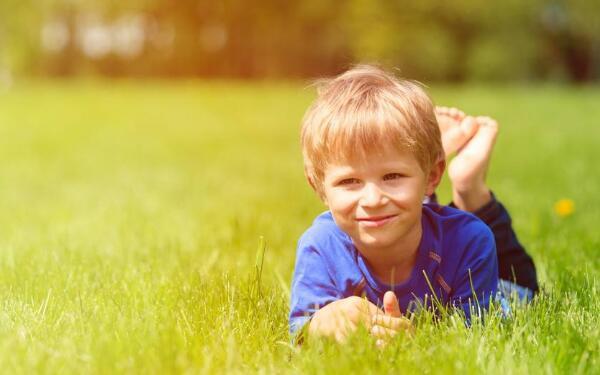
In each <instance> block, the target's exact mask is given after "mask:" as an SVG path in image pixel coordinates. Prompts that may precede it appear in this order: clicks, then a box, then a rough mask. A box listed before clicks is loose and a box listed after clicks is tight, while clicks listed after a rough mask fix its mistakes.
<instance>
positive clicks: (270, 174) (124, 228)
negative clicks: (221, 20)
mask: <svg viewBox="0 0 600 375" xmlns="http://www.w3.org/2000/svg"><path fill="white" fill-rule="evenodd" d="M303 87H304V85H300V84H281V83H279V84H274V83H273V84H268V83H263V84H252V85H250V84H237V83H226V82H213V83H201V82H179V83H165V82H148V83H145V84H144V85H140V84H134V83H131V82H127V81H121V82H94V81H87V82H82V81H79V82H63V83H51V82H48V83H43V82H38V83H35V84H34V83H31V84H28V85H22V86H18V85H17V86H15V87H14V89H13V90H12V91H9V92H7V93H4V94H1V95H0V155H1V160H2V163H0V182H1V183H0V249H2V251H0V285H2V288H1V289H0V301H2V302H1V305H2V308H1V309H0V362H1V363H2V364H3V371H5V372H8V373H32V372H37V373H81V372H85V373H115V372H116V373H125V372H126V373H131V372H134V373H163V372H192V373H215V372H218V373H223V372H226V373H230V372H234V373H236V372H237V373H248V372H262V373H286V372H290V373H298V372H300V373H305V372H312V373H332V372H334V373H338V372H344V371H345V372H348V373H356V372H378V373H399V372H402V373H446V372H449V373H455V372H460V373H498V374H500V373H501V374H506V373H523V374H524V373H578V374H584V373H593V372H594V371H595V370H593V369H594V368H598V366H599V365H600V363H599V358H598V353H599V352H600V347H599V345H598V343H599V342H600V330H599V328H598V327H600V325H599V324H598V323H599V322H598V316H599V315H600V293H599V288H598V287H599V286H598V275H599V269H600V263H599V260H598V256H597V249H598V247H599V246H600V235H599V232H598V231H597V230H596V223H598V222H599V221H600V210H599V208H600V207H599V206H598V198H597V187H598V184H599V183H600V174H599V172H598V169H597V168H594V161H595V160H598V159H599V158H600V154H599V152H600V151H599V150H598V147H597V144H596V143H597V139H598V137H599V136H600V134H598V132H599V129H598V127H597V126H595V123H596V121H597V119H598V118H600V108H599V107H598V106H597V102H598V100H599V99H600V92H599V91H598V90H596V89H570V90H565V89H556V88H552V87H539V88H536V87H529V88H519V87H512V88H509V87H494V86H489V87H477V86H466V87H462V88H457V87H437V88H435V89H434V90H433V92H432V94H433V97H434V98H435V99H436V102H438V103H443V104H446V105H456V106H460V107H461V108H463V109H465V110H466V111H467V112H469V113H474V114H489V115H492V116H494V117H497V118H498V119H499V121H500V125H501V130H500V137H499V140H498V145H497V150H496V154H495V157H494V159H493V162H492V170H491V172H490V175H489V179H490V183H491V186H492V187H493V188H494V191H495V193H496V194H497V196H498V197H500V199H501V200H502V201H503V202H504V203H505V204H506V205H507V206H508V208H509V210H510V212H511V214H512V217H513V220H514V224H515V227H516V230H517V233H518V234H519V236H520V238H521V240H522V241H523V242H524V244H525V245H526V246H527V248H528V250H529V251H530V252H531V254H532V256H533V257H534V259H535V261H536V264H537V267H538V272H539V275H540V281H541V283H542V287H543V289H544V293H543V294H542V295H541V296H540V297H539V298H538V299H537V300H536V302H535V303H533V304H532V305H530V306H527V307H524V308H516V307H515V308H514V314H513V316H512V318H510V319H507V320H501V319H499V318H497V317H496V318H493V317H492V318H490V319H489V320H488V322H487V323H486V325H485V326H482V325H479V324H475V325H474V326H473V328H471V329H467V328H465V327H464V325H463V324H462V322H461V320H460V318H459V317H458V316H453V317H449V318H447V319H444V320H443V321H441V322H439V323H434V322H433V321H432V320H431V319H430V317H428V316H427V315H423V316H421V317H420V318H419V320H418V321H417V326H418V328H417V331H416V335H415V337H414V338H413V339H408V338H406V337H400V338H399V339H398V340H396V341H393V342H392V343H391V344H390V345H389V346H388V347H386V348H385V349H384V350H383V351H381V350H378V349H376V348H375V347H374V345H373V342H372V340H371V339H370V338H369V337H368V336H367V335H366V334H365V332H359V333H358V334H357V335H356V336H355V337H353V338H352V339H351V340H350V342H349V344H348V345H346V346H338V345H335V344H332V343H329V342H313V343H310V345H307V346H304V347H302V348H295V347H292V346H290V345H289V341H288V334H287V309H288V307H287V303H288V293H289V281H290V278H291V273H292V270H293V265H294V254H295V244H296V241H297V239H298V237H299V235H300V234H301V233H302V231H303V230H304V229H305V228H306V227H307V226H308V225H309V224H310V222H311V221H312V219H313V218H314V217H315V216H316V215H317V214H318V213H319V212H321V211H322V210H323V209H324V207H323V206H322V205H321V203H320V202H319V201H318V199H317V198H316V197H315V196H314V194H313V193H312V192H311V191H310V188H309V187H308V185H307V184H306V183H305V181H304V177H303V173H302V165H301V156H300V150H299V145H298V126H299V122H300V118H301V116H302V113H303V111H304V110H305V108H306V107H307V105H308V103H309V102H310V100H311V98H312V96H313V93H312V90H303ZM440 193H441V196H442V199H443V200H447V199H448V196H449V194H448V185H447V183H445V184H444V186H443V187H442V188H441V191H440ZM560 198H570V199H573V200H574V201H575V205H576V206H575V207H576V209H575V212H574V213H573V214H572V215H571V216H569V217H564V218H560V217H558V216H557V215H555V214H554V212H553V211H552V206H553V204H554V202H555V201H557V200H558V199H560ZM261 236H263V237H264V239H265V243H264V244H263V243H262V242H260V238H261Z"/></svg>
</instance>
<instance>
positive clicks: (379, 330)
mask: <svg viewBox="0 0 600 375" xmlns="http://www.w3.org/2000/svg"><path fill="white" fill-rule="evenodd" d="M397 334H398V332H397V331H394V330H393V329H389V328H386V327H382V326H379V325H374V326H373V327H371V335H373V336H374V337H377V338H379V339H386V338H390V337H394V336H396V335H397Z"/></svg>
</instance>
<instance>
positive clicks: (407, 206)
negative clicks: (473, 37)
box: [290, 66, 537, 341]
mask: <svg viewBox="0 0 600 375" xmlns="http://www.w3.org/2000/svg"><path fill="white" fill-rule="evenodd" d="M437 116H438V118H439V119H440V127H441V128H442V131H443V132H444V135H445V137H444V144H443V146H442V139H441V136H440V129H439V128H438V120H437V119H436V113H435V111H434V107H433V104H432V103H431V100H430V99H429V97H428V96H427V95H426V94H425V93H424V91H423V90H422V89H421V88H420V87H419V86H417V85H416V84H414V83H411V82H406V81H399V80H397V79H395V78H394V77H393V76H391V75H389V74H387V73H386V72H384V71H382V70H380V69H378V68H375V67H370V66H359V67H356V68H354V69H351V70H350V71H348V72H346V73H344V74H342V75H341V76H339V77H337V78H335V79H334V80H332V81H330V82H328V83H326V84H325V85H324V86H323V88H322V89H321V90H320V92H319V96H318V98H317V100H316V101H315V103H313V105H312V106H311V108H309V110H308V112H307V114H306V115H305V118H304V120H303V126H302V150H303V156H304V163H305V172H306V176H307V179H308V181H309V183H310V185H311V186H312V187H313V189H314V190H315V191H316V192H317V193H318V195H319V197H320V198H321V199H322V200H323V202H324V203H325V204H326V205H327V206H328V208H329V211H328V212H325V213H323V214H321V215H319V217H317V219H316V220H315V221H314V223H313V225H312V226H311V228H309V229H308V230H307V231H306V232H305V233H304V235H303V236H302V237H301V239H300V240H299V243H298V253H297V260H296V267H295V272H294V280H293V283H292V301H291V304H292V306H291V311H290V331H291V332H292V334H296V335H297V334H298V333H299V332H300V331H301V328H303V329H302V331H303V332H308V334H309V335H324V336H331V337H334V338H336V339H337V340H339V341H342V340H344V338H345V337H346V336H347V334H348V333H349V332H351V331H353V330H354V329H355V328H356V327H357V326H358V325H365V326H366V327H367V328H369V329H370V332H371V333H372V334H373V336H375V337H377V338H379V339H382V338H385V337H389V336H391V335H394V334H395V333H396V332H398V331H399V330H411V329H412V327H411V323H410V321H409V320H407V319H406V318H404V317H403V316H402V313H403V312H407V311H410V310H411V309H412V307H413V306H415V305H418V304H420V303H425V304H427V303H431V298H432V297H431V296H432V294H435V297H436V298H437V299H439V300H440V301H441V302H442V303H444V304H449V305H454V306H457V307H461V308H462V309H463V310H464V311H465V314H466V315H467V317H469V316H470V312H471V308H472V307H473V306H475V307H476V308H487V307H488V305H489V300H490V298H492V297H493V295H495V293H496V292H497V289H498V264H497V263H498V261H497V257H496V248H495V240H494V234H493V233H492V232H491V231H490V228H488V226H486V225H485V224H484V223H483V222H482V221H480V220H478V219H477V218H476V217H475V216H473V215H470V214H467V213H465V212H464V211H459V210H456V209H454V208H450V207H442V206H439V205H437V204H435V203H426V204H423V203H422V201H423V198H424V197H429V196H431V197H433V199H435V195H434V191H435V188H436V186H437V185H438V184H439V182H440V179H441V177H442V175H443V172H444V168H445V160H446V156H447V155H448V154H450V153H452V152H455V151H458V150H460V152H459V154H458V156H457V157H456V158H455V160H453V162H452V163H451V164H450V168H449V174H450V177H451V179H452V181H453V188H454V200H455V204H456V206H457V207H459V208H463V209H465V210H477V209H484V210H486V212H487V211H488V210H490V207H491V206H490V205H492V206H493V207H491V208H492V209H493V210H495V211H494V214H497V213H498V212H496V211H498V209H499V207H500V208H502V207H501V205H499V203H498V202H497V201H495V199H494V197H493V196H492V195H491V193H490V192H489V190H488V189H487V187H485V170H486V169H487V162H488V160H489V154H490V152H491V148H492V146H493V140H494V139H495V125H494V123H493V121H492V120H491V119H487V118H477V119H474V118H470V117H465V116H464V114H462V113H461V112H459V111H457V110H449V109H444V108H440V109H439V110H438V113H437ZM486 126H489V128H490V129H492V128H494V134H493V136H492V137H490V136H489V135H490V134H491V133H489V132H488V133H487V137H485V135H486V131H483V129H484V128H485V127H486ZM482 131H483V132H482ZM478 135H479V137H478ZM486 139H487V140H486ZM486 142H487V149H488V151H489V152H487V153H484V155H483V157H482V155H480V154H477V152H478V151H479V149H482V148H485V147H486ZM482 206H483V207H482ZM488 206H490V207H488ZM502 209H503V208H502ZM490 212H491V211H490ZM492 216H493V215H492ZM496 216H497V215H496ZM501 216H502V215H501ZM507 218H508V219H507ZM492 219H495V218H492ZM507 220H508V226H509V230H508V232H507V231H506V230H505V229H506V228H505V227H506V225H505V224H506V221H507ZM492 221H493V220H492ZM490 227H492V229H494V227H493V226H491V225H490ZM500 227H501V229H503V230H504V232H502V233H503V235H504V234H506V233H508V234H511V233H512V234H513V236H512V237H514V232H512V228H510V218H509V217H508V215H506V217H505V218H504V221H503V225H501V226H500ZM508 237H510V236H508ZM500 239H501V240H502V239H503V238H500ZM505 240H506V239H505ZM511 240H512V238H508V240H507V241H505V242H510V241H511ZM514 240H515V241H516V238H514ZM516 243H517V244H518V242H516ZM519 246H520V245H519ZM520 249H521V250H522V248H520ZM523 253H524V252H523ZM526 273H527V272H526ZM534 274H535V271H534ZM534 279H535V277H534ZM536 287H537V284H536ZM432 289H433V290H432ZM360 296H365V297H366V300H365V299H363V298H360ZM379 305H383V310H381V309H380V308H379V307H378V306H379Z"/></svg>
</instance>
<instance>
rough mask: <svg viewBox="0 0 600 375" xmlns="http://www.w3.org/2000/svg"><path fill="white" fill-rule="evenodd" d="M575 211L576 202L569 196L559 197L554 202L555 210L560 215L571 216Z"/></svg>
mask: <svg viewBox="0 0 600 375" xmlns="http://www.w3.org/2000/svg"><path fill="white" fill-rule="evenodd" d="M573 211H575V202H573V200H571V199H568V198H563V199H559V200H558V201H557V202H556V203H554V212H556V214H557V215H558V216H560V217H566V216H569V215H571V214H572V213H573Z"/></svg>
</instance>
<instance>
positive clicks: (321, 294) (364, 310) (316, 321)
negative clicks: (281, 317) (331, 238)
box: [289, 239, 397, 343]
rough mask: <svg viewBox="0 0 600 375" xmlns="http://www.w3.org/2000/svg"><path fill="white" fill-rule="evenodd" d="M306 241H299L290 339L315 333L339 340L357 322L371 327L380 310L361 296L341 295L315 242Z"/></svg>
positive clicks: (290, 321) (293, 282) (292, 297)
mask: <svg viewBox="0 0 600 375" xmlns="http://www.w3.org/2000/svg"><path fill="white" fill-rule="evenodd" d="M306 242H307V241H304V240H303V239H301V240H300V242H299V245H298V252H297V255H296V267H295V270H294V278H293V281H292V293H291V294H292V296H291V307H290V317H289V324H290V334H291V337H292V341H293V342H294V343H301V342H302V341H303V340H304V339H305V338H306V335H307V334H310V335H313V334H314V335H319V336H329V337H333V338H335V339H336V340H337V341H339V342H342V341H344V340H345V338H346V336H347V335H348V334H349V333H350V332H352V331H354V330H355V329H356V327H358V326H359V325H364V326H365V327H367V328H370V326H371V319H372V316H373V315H383V314H384V313H383V311H381V310H380V309H379V308H377V306H376V305H374V304H373V303H371V302H369V301H368V300H366V299H364V298H360V297H357V296H348V297H346V298H344V295H343V294H342V292H340V291H339V289H338V288H337V287H336V285H335V280H334V279H333V277H332V272H330V270H329V267H328V262H327V261H326V260H325V259H324V257H323V256H322V254H321V253H320V252H319V250H318V249H317V247H316V246H313V245H310V244H307V243H306ZM394 323H397V322H394Z"/></svg>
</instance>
